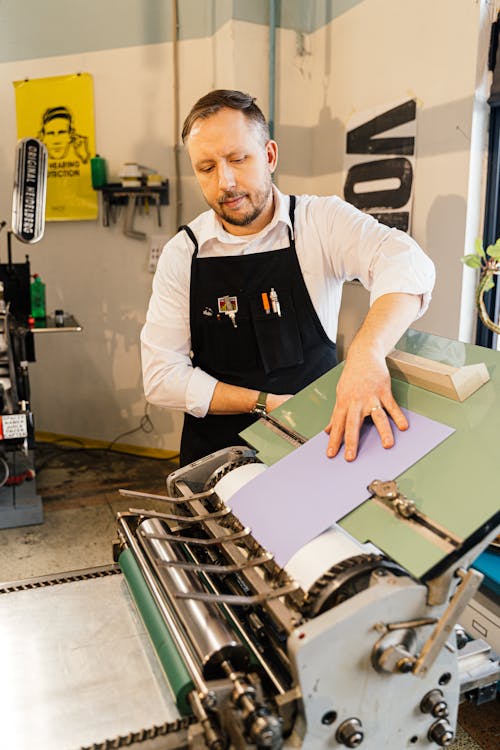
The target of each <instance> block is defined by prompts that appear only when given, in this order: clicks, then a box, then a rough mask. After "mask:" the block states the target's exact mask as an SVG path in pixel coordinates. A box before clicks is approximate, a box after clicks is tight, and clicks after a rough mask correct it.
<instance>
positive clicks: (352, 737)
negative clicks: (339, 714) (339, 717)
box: [335, 719, 365, 747]
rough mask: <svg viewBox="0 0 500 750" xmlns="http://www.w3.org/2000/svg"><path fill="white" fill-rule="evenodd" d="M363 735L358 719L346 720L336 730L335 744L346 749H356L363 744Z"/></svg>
mask: <svg viewBox="0 0 500 750" xmlns="http://www.w3.org/2000/svg"><path fill="white" fill-rule="evenodd" d="M364 736H365V735H364V734H363V731H362V728H361V722H360V720H359V719H346V720H345V721H343V722H342V724H341V725H340V726H339V728H338V729H337V734H336V735H335V738H336V740H337V742H340V744H341V745H345V746H346V747H358V745H361V743H362V742H363V738H364Z"/></svg>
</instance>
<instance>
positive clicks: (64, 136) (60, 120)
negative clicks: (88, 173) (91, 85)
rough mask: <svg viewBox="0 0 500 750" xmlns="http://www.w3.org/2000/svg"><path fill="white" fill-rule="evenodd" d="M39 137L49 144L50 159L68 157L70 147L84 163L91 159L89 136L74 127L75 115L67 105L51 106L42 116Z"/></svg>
mask: <svg viewBox="0 0 500 750" xmlns="http://www.w3.org/2000/svg"><path fill="white" fill-rule="evenodd" d="M38 138H39V139H40V140H42V141H43V142H44V143H45V145H46V146H47V152H48V155H49V158H50V159H59V160H62V159H66V157H68V156H71V154H70V148H71V147H72V148H73V151H74V153H75V155H76V156H77V157H78V158H79V159H80V161H81V162H83V164H86V163H87V162H88V160H89V157H90V154H89V149H88V138H87V136H85V135H79V134H78V133H76V132H75V129H74V127H73V116H72V114H71V112H70V111H69V109H68V108H67V107H51V108H50V109H46V110H45V112H44V113H43V116H42V127H41V129H40V132H39V133H38Z"/></svg>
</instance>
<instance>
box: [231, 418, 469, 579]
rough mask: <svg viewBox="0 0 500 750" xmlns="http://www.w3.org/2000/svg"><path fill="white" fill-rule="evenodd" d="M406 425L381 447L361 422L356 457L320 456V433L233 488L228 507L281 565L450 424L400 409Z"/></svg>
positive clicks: (419, 454)
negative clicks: (376, 481) (389, 445)
mask: <svg viewBox="0 0 500 750" xmlns="http://www.w3.org/2000/svg"><path fill="white" fill-rule="evenodd" d="M402 411H404V413H405V415H406V417H407V419H408V422H409V425H410V427H409V429H408V430H406V431H405V432H400V431H399V430H398V429H397V428H396V427H395V426H394V425H392V427H393V433H394V438H395V444H394V446H393V447H392V448H390V449H385V448H382V445H381V443H380V438H379V435H378V433H377V430H376V429H375V426H374V425H373V424H368V423H365V424H364V425H363V428H362V431H361V435H360V443H359V450H358V456H357V458H356V460H355V461H352V462H350V463H348V462H347V461H346V460H345V459H344V457H343V455H342V451H341V453H340V454H339V455H338V456H336V457H335V458H333V459H331V458H327V457H326V448H327V445H328V435H326V433H324V432H320V433H319V434H318V435H316V436H315V437H313V438H311V439H310V440H308V441H307V443H305V444H304V445H302V446H301V447H300V448H297V449H296V450H294V451H293V452H292V453H290V454H289V455H288V456H285V458H282V459H281V460H280V461H278V462H277V463H275V464H273V466H270V467H269V468H268V469H266V471H264V472H263V473H262V474H260V475H259V476H257V477H255V479H253V480H252V481H251V482H249V483H248V484H246V485H245V486H244V487H242V488H241V489H239V490H238V491H237V492H236V493H235V494H234V496H233V498H232V500H231V508H232V510H233V512H234V513H235V514H236V515H237V516H238V518H239V519H240V521H241V522H242V523H243V524H244V525H245V526H249V527H250V528H251V530H252V534H253V536H254V537H255V539H257V541H258V542H260V544H262V546H263V547H265V549H267V550H268V551H269V552H272V553H273V554H274V557H275V560H276V562H277V563H278V564H279V565H281V566H282V567H283V566H284V565H286V563H287V562H288V560H290V558H291V557H292V556H293V555H294V554H295V552H297V551H298V550H299V549H300V548H301V547H302V546H303V545H304V544H306V543H307V542H309V541H310V540H311V539H313V538H314V537H315V536H317V535H318V534H321V532H323V531H325V529H327V528H328V527H329V526H331V525H332V523H335V522H337V521H339V520H340V519H341V518H343V517H344V516H345V515H347V514H348V513H350V512H351V511H352V510H354V509H355V508H357V507H358V506H359V505H361V503H363V502H364V501H365V500H367V499H368V498H369V497H370V493H369V491H368V490H367V486H368V484H370V482H372V481H373V480H374V479H381V480H389V479H395V478H396V477H398V476H399V475H400V474H402V473H403V472H404V471H406V469H408V468H409V467H410V466H412V465H413V464H414V463H416V462H417V461H418V460H419V459H420V458H422V457H423V456H425V454H426V453H429V451H431V450H433V449H434V448H435V447H436V446H437V445H439V443H441V442H442V441H443V440H445V439H446V438H447V437H449V436H450V435H451V434H452V433H453V432H454V431H455V430H454V428H453V427H449V426H448V425H444V424H441V423H440V422H436V421H434V420H433V419H429V418H428V417H424V416H422V415H421V414H416V413H415V412H411V411H408V410H406V409H403V410H402Z"/></svg>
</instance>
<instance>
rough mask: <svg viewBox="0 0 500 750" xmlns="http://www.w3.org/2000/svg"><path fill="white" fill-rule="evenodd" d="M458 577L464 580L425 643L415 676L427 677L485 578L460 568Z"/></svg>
mask: <svg viewBox="0 0 500 750" xmlns="http://www.w3.org/2000/svg"><path fill="white" fill-rule="evenodd" d="M456 575H457V576H459V577H460V578H461V579H462V582H461V583H460V585H459V586H458V588H457V590H456V591H455V593H454V594H453V596H452V597H451V599H450V603H449V604H448V607H447V608H446V610H445V611H444V613H443V616H442V617H441V618H440V619H439V621H438V624H437V625H436V627H435V629H434V631H433V632H432V633H431V635H430V636H429V638H428V639H427V641H426V642H425V643H424V646H423V648H422V651H421V652H420V656H419V657H418V658H417V660H416V661H415V663H414V665H413V670H412V671H413V674H416V675H425V674H427V672H428V671H429V669H430V667H431V666H432V665H433V664H434V661H435V659H436V657H437V655H438V654H439V652H440V651H441V649H442V648H443V646H444V644H445V643H446V641H447V640H448V638H449V636H450V633H451V632H452V630H453V627H454V625H455V623H456V622H457V620H458V618H459V617H460V615H461V614H462V612H463V611H464V609H465V608H466V606H467V604H468V603H469V601H470V600H471V599H472V597H473V596H474V594H475V593H476V591H477V590H478V588H479V585H480V584H481V581H482V580H483V578H484V576H483V574H482V573H480V572H479V571H477V570H474V568H469V570H468V571H465V570H463V569H462V568H460V569H459V570H458V571H457V572H456Z"/></svg>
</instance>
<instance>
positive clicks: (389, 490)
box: [368, 479, 463, 549]
mask: <svg viewBox="0 0 500 750" xmlns="http://www.w3.org/2000/svg"><path fill="white" fill-rule="evenodd" d="M368 491H369V492H371V493H372V495H373V496H374V497H375V499H377V500H380V502H382V503H383V504H384V505H385V506H387V507H389V508H390V509H391V510H393V511H394V513H396V515H398V516H401V517H402V518H405V519H407V520H410V521H414V522H415V523H417V524H418V525H419V526H422V527H425V528H426V529H428V530H429V531H431V532H432V533H433V534H435V535H436V536H437V537H439V538H440V540H442V542H445V543H446V545H448V546H449V547H451V549H456V548H457V547H459V546H460V545H461V544H462V542H463V539H461V538H460V537H458V536H456V534H453V532H451V531H450V530H449V529H446V528H445V527H444V526H442V525H441V524H439V523H437V522H436V521H434V520H432V519H430V518H428V517H427V516H426V515H424V513H421V512H420V511H419V510H417V507H416V505H415V503H414V502H413V500H409V499H408V498H407V497H405V496H404V495H403V494H402V493H401V492H400V491H399V488H398V485H397V482H395V481H394V480H389V481H386V482H384V481H382V480H380V479H374V480H373V482H370V484H369V485H368Z"/></svg>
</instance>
